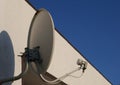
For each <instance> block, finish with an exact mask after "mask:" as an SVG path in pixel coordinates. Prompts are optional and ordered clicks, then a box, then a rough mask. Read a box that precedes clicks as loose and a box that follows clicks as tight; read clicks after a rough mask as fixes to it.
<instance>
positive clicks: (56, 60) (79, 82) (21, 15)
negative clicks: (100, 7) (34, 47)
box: [0, 0, 111, 85]
mask: <svg viewBox="0 0 120 85" xmlns="http://www.w3.org/2000/svg"><path fill="white" fill-rule="evenodd" d="M34 13H35V11H34V10H33V9H32V8H31V7H30V6H29V5H28V4H27V3H26V2H25V0H0V32H1V31H2V30H6V31H7V32H8V33H9V35H10V37H11V39H12V42H13V46H14V51H15V74H14V75H17V74H19V73H20V72H21V58H19V57H18V56H17V55H18V54H19V53H20V52H23V51H24V48H25V47H26V46H27V35H28V30H29V26H30V23H31V19H32V17H33V15H34ZM54 43H55V46H54V51H53V59H52V62H51V65H50V67H49V69H48V72H49V73H51V74H52V75H54V76H55V77H60V76H61V75H63V74H65V73H68V72H70V71H71V70H73V69H75V68H76V67H77V65H76V61H77V59H78V58H81V59H84V58H83V57H82V56H81V55H80V54H79V53H78V52H77V51H76V50H75V49H74V48H73V47H72V46H71V45H70V44H69V43H68V42H67V41H66V40H65V39H64V38H63V37H61V36H60V35H59V33H57V32H56V31H55V41H54ZM0 69H1V68H0ZM80 74H81V72H77V73H75V74H74V75H77V76H78V75H80ZM64 82H65V83H67V84H68V85H111V84H110V83H109V82H108V81H107V80H106V79H105V78H104V77H103V76H102V75H101V74H100V73H99V72H98V71H97V70H96V69H95V68H94V67H93V66H91V65H90V64H88V68H87V70H86V72H85V73H84V75H83V76H82V77H81V78H79V79H76V78H72V77H68V78H66V79H65V80H64ZM12 85H21V80H18V81H15V82H14V83H13V84H12Z"/></svg>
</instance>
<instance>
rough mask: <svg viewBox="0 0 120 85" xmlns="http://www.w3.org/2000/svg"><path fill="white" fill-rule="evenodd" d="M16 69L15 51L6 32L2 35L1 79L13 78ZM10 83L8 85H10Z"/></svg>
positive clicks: (0, 38)
mask: <svg viewBox="0 0 120 85" xmlns="http://www.w3.org/2000/svg"><path fill="white" fill-rule="evenodd" d="M14 69H15V62H14V50H13V45H12V41H11V39H10V36H9V35H8V33H7V32H6V31H2V32H1V33H0V79H3V78H8V77H13V76H14ZM10 84H11V83H8V84H7V85H10Z"/></svg>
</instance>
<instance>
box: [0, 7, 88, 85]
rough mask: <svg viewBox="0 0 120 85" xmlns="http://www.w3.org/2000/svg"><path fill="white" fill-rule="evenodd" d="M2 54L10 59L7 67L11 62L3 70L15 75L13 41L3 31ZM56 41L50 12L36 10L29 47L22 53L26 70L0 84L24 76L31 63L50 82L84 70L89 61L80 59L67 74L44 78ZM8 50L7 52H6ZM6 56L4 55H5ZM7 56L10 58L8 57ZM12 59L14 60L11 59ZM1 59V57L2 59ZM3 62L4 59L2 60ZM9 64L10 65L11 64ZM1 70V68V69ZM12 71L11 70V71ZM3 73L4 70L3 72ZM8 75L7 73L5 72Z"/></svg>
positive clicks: (1, 82)
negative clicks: (48, 78)
mask: <svg viewBox="0 0 120 85" xmlns="http://www.w3.org/2000/svg"><path fill="white" fill-rule="evenodd" d="M0 41H2V43H1V42H0V54H1V58H2V60H5V61H6V60H8V62H5V63H4V66H5V67H7V66H8V63H10V64H11V66H9V68H7V70H6V69H5V70H4V69H2V71H8V73H10V74H11V75H13V71H14V57H13V56H14V52H13V49H12V48H13V47H12V43H11V41H10V38H9V36H8V34H7V33H6V32H5V31H3V32H2V33H1V34H0ZM53 41H54V23H53V20H52V17H51V15H50V13H49V12H48V11H47V10H46V9H43V8H42V9H40V10H39V11H37V12H36V14H35V15H34V17H33V19H32V22H31V25H30V29H29V33H28V42H27V48H25V52H24V53H23V54H22V55H20V56H21V57H22V58H23V59H24V58H25V59H24V60H25V61H24V62H25V69H24V71H23V72H22V73H21V74H19V75H18V76H15V77H9V76H8V77H9V78H5V79H2V80H0V85H1V84H3V83H6V82H10V81H15V80H18V79H20V78H22V77H23V76H24V75H25V74H26V73H27V72H28V69H29V65H30V66H31V67H32V68H33V70H34V71H35V72H36V73H37V74H38V75H39V77H41V79H42V80H43V81H45V82H46V83H49V84H57V83H59V82H61V80H63V79H64V78H66V77H67V76H70V74H72V73H74V72H76V71H79V70H80V69H82V70H83V72H84V70H85V69H86V67H87V62H85V61H82V60H78V61H77V64H78V65H79V67H78V68H77V69H75V70H73V71H71V72H69V73H66V74H65V75H63V76H61V77H60V78H57V79H55V80H52V81H49V80H47V79H45V78H44V76H43V74H44V73H45V72H46V71H47V69H48V67H49V65H50V62H51V59H52V50H53V45H54V44H53V43H54V42H53ZM4 46H7V47H4ZM3 48H8V49H6V50H3ZM6 52H7V53H6ZM3 56H4V57H3ZM6 57H7V58H8V57H9V58H8V59H6ZM11 59H12V60H11ZM0 61H1V59H0ZM1 62H2V61H1ZM1 62H0V66H1V65H2V66H3V62H2V63H1ZM10 64H9V65H10ZM0 71H1V70H0ZM9 71H10V72H9ZM2 73H3V72H2ZM0 75H1V74H0ZM5 75H6V74H5Z"/></svg>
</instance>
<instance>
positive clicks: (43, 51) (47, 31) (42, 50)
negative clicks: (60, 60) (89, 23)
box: [28, 8, 54, 74]
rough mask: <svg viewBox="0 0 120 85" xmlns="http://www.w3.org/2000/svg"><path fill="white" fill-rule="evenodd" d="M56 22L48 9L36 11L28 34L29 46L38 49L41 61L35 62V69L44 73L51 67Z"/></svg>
mask: <svg viewBox="0 0 120 85" xmlns="http://www.w3.org/2000/svg"><path fill="white" fill-rule="evenodd" d="M53 37H54V23H53V20H52V17H51V15H50V13H49V12H48V11H47V10H46V9H43V8H42V9H40V10H39V11H37V12H36V14H35V15H34V17H33V20H32V22H31V25H30V30H29V35H28V48H29V49H38V51H39V57H40V58H38V59H39V60H38V61H40V62H35V63H34V64H33V63H32V65H34V67H35V68H34V69H36V71H37V72H38V73H39V74H43V73H45V72H46V70H47V69H48V67H49V64H50V61H51V58H52V56H51V55H52V50H53V41H54V38H53Z"/></svg>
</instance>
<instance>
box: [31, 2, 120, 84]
mask: <svg viewBox="0 0 120 85" xmlns="http://www.w3.org/2000/svg"><path fill="white" fill-rule="evenodd" d="M29 1H30V2H31V4H33V5H34V7H35V8H36V9H39V8H46V9H47V10H49V12H50V13H51V15H52V17H53V20H54V23H55V27H56V28H57V30H59V32H61V34H62V35H63V36H64V37H65V38H67V40H69V42H71V44H72V45H73V46H74V47H75V48H77V49H78V50H79V51H80V52H81V53H82V54H83V55H84V56H85V58H86V59H87V60H89V61H90V62H91V63H92V65H94V66H95V67H96V68H97V69H98V70H99V71H100V72H101V73H102V74H103V75H104V76H105V77H106V78H107V79H108V80H109V81H110V82H112V84H113V85H118V84H120V0H74V1H73V0H29Z"/></svg>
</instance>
